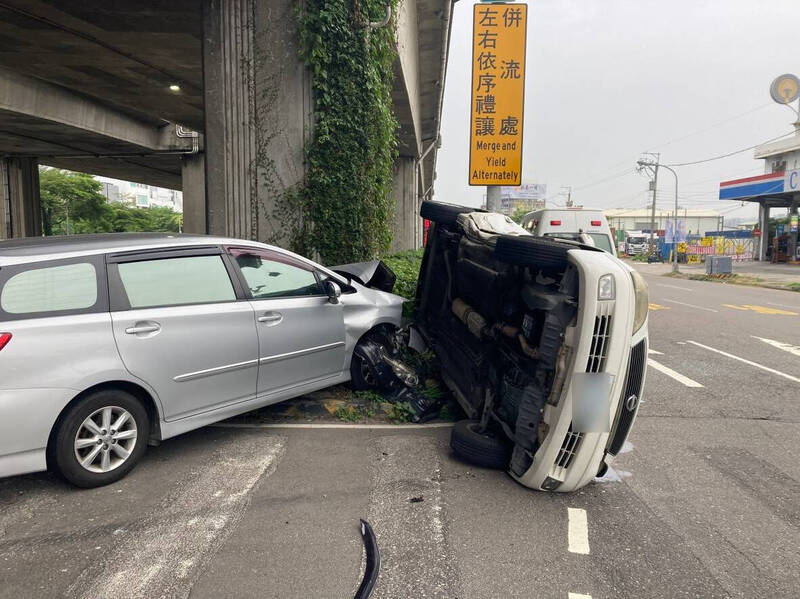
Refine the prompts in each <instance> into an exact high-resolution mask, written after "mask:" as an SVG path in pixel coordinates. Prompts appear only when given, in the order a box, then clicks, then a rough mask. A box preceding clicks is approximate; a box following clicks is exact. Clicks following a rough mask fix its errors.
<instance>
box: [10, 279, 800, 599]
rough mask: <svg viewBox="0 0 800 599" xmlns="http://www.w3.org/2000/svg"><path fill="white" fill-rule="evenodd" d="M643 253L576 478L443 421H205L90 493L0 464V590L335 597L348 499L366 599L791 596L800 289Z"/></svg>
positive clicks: (341, 593)
mask: <svg viewBox="0 0 800 599" xmlns="http://www.w3.org/2000/svg"><path fill="white" fill-rule="evenodd" d="M642 270H643V271H644V272H645V275H646V277H647V279H648V282H649V284H650V291H651V302H652V303H653V307H652V308H653V309H652V311H651V315H650V333H651V349H652V350H654V352H658V353H652V354H651V356H650V358H651V359H652V360H654V361H655V363H656V366H653V365H652V364H651V368H650V369H649V370H648V378H647V385H646V397H645V403H644V404H643V406H642V411H641V414H640V417H639V419H638V421H637V425H636V428H635V429H634V432H633V434H632V437H631V443H630V446H628V447H626V451H625V453H623V454H621V455H620V456H619V458H618V459H617V461H616V462H615V464H614V469H613V470H612V471H610V472H609V474H608V475H607V476H606V477H605V478H604V479H603V480H601V481H598V482H595V483H594V484H592V485H590V486H588V487H586V488H585V489H583V490H582V491H579V492H577V493H574V494H570V495H557V494H546V493H536V492H532V491H530V490H527V489H525V488H523V487H521V486H519V485H517V484H516V483H515V482H513V481H512V480H511V479H510V478H509V477H507V476H506V475H505V474H503V473H501V472H495V471H487V470H481V469H474V468H471V467H469V466H466V465H464V464H462V463H460V462H458V461H456V460H454V459H453V458H452V457H451V455H450V453H449V450H448V447H447V441H448V435H449V430H448V429H447V428H423V429H416V428H403V429H394V430H387V429H366V428H360V429H350V428H347V429H318V428H315V429H298V428H277V429H276V428H247V427H208V428H206V429H202V430H200V431H195V432H193V433H189V434H187V435H184V436H182V437H179V438H177V439H174V440H170V441H168V442H165V443H163V444H162V445H161V446H159V447H156V448H151V449H150V450H149V451H148V454H147V456H146V457H145V460H144V461H143V463H142V464H140V466H139V467H137V468H136V470H134V472H132V473H131V475H130V476H128V477H127V478H126V479H124V480H123V481H121V482H120V483H117V484H115V485H112V486H109V487H105V488H102V489H95V490H88V491H76V490H74V489H72V488H69V487H67V486H65V485H64V484H63V483H61V482H60V481H58V480H57V479H55V478H54V477H52V476H50V475H48V474H37V475H30V476H23V477H16V478H11V479H5V480H0V597H15V598H20V597H41V598H47V597H70V598H76V597H111V596H124V597H166V598H173V597H189V596H191V597H193V598H212V597H214V598H217V597H276V598H277V597H281V598H286V597H326V598H327V597H331V598H336V597H348V596H352V594H353V591H354V590H355V587H356V586H357V584H358V581H359V577H360V572H361V568H362V567H363V566H362V555H361V553H362V549H361V540H360V537H359V529H358V519H359V518H361V517H366V518H367V519H368V520H369V521H370V522H371V523H372V524H373V526H374V528H375V530H376V533H377V535H378V542H379V545H380V548H381V553H382V558H383V567H382V572H381V577H380V580H379V587H378V589H377V592H376V594H375V596H376V597H382V598H390V597H391V598H406V597H458V598H461V599H467V598H486V597H536V598H540V597H541V598H549V597H554V598H560V599H567V598H570V597H573V598H580V599H583V598H584V597H586V596H589V597H593V598H595V599H597V598H616V597H623V598H631V599H633V598H636V599H639V598H644V597H664V598H672V597H701V598H714V597H747V598H751V597H794V596H797V589H798V588H799V587H800V533H799V532H798V527H800V482H799V481H800V460H798V456H800V445H798V442H797V439H798V438H800V426H798V423H800V403H799V402H798V390H800V347H796V346H800V324H799V323H800V294H793V293H790V292H783V291H776V290H770V289H756V288H748V287H741V286H733V285H731V286H728V285H723V284H718V283H708V282H696V281H684V280H674V279H669V278H665V277H660V276H650V275H648V274H647V267H646V266H644V267H642ZM720 352H724V353H720ZM584 519H585V520H584ZM584 522H585V526H584Z"/></svg>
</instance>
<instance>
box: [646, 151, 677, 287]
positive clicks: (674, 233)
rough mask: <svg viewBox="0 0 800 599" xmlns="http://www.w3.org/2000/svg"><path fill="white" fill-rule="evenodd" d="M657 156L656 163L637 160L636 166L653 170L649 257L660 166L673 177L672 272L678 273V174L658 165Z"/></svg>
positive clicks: (651, 252)
mask: <svg viewBox="0 0 800 599" xmlns="http://www.w3.org/2000/svg"><path fill="white" fill-rule="evenodd" d="M659 157H660V156H659V155H658V154H656V161H655V162H648V161H647V160H639V161H637V163H636V164H638V165H639V167H640V168H644V167H650V168H652V169H653V170H654V176H653V211H652V219H651V222H652V223H653V224H652V225H651V229H650V255H651V256H652V255H653V229H654V228H655V227H654V224H655V218H656V190H657V189H658V167H659V166H662V167H664V168H665V169H667V170H668V171H669V172H671V173H672V175H673V176H674V177H675V216H674V217H673V219H672V220H673V222H672V244H673V246H674V247H673V250H672V272H678V173H676V172H675V171H674V170H673V169H672V168H670V167H668V166H666V165H664V164H658V159H659Z"/></svg>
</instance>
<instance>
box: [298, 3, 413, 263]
mask: <svg viewBox="0 0 800 599" xmlns="http://www.w3.org/2000/svg"><path fill="white" fill-rule="evenodd" d="M386 1H387V0H307V1H306V2H305V4H304V6H303V7H302V9H301V10H300V11H299V12H298V20H299V33H300V48H301V57H302V59H303V60H304V62H305V63H306V64H307V65H308V67H309V69H310V70H311V76H312V90H313V97H314V111H315V123H314V130H313V132H312V134H311V136H310V138H309V139H308V141H307V143H306V160H307V165H308V171H307V177H306V183H305V186H304V187H303V188H302V189H300V190H298V191H297V193H296V194H292V197H291V198H290V202H289V203H290V204H291V207H290V208H291V211H292V212H293V213H295V214H299V215H302V217H303V218H302V219H300V221H301V222H302V223H303V225H302V226H299V227H296V230H295V231H294V236H295V239H294V240H293V243H292V246H293V247H294V248H295V249H296V250H299V251H301V252H303V253H305V254H307V255H317V256H319V258H320V260H321V261H322V262H323V263H325V264H338V263H345V262H354V261H360V260H367V259H370V258H374V257H377V256H378V255H380V254H382V253H384V252H385V251H386V250H387V249H388V247H389V242H390V241H391V237H392V229H391V227H392V222H393V216H394V202H393V199H392V182H393V171H394V163H395V159H396V156H397V127H398V125H397V120H396V119H395V117H394V114H393V112H392V84H393V69H392V67H393V63H394V61H395V58H396V48H395V22H394V18H393V19H392V21H391V22H390V24H389V25H388V26H386V27H380V28H370V27H369V23H370V21H380V20H381V19H382V18H383V15H384V14H385V9H386ZM390 4H391V5H392V8H393V9H394V8H395V6H396V4H397V0H391V1H390ZM392 12H393V14H394V12H395V11H394V10H393V11H392ZM288 200H289V198H287V201H288Z"/></svg>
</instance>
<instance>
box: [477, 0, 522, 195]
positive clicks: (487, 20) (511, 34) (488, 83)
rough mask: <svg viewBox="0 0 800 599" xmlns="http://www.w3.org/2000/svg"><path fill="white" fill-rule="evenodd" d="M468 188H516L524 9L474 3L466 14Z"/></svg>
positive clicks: (519, 172)
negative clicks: (469, 91) (469, 78)
mask: <svg viewBox="0 0 800 599" xmlns="http://www.w3.org/2000/svg"><path fill="white" fill-rule="evenodd" d="M472 18H473V21H472V105H471V108H470V115H471V117H470V147H469V184H470V185H520V184H521V182H522V121H523V116H524V108H525V34H526V29H527V23H528V5H527V4H516V3H513V4H494V3H493V4H481V3H479V4H476V5H475V6H474V12H473V15H472Z"/></svg>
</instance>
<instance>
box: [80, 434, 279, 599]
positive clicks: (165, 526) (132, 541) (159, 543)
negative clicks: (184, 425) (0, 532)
mask: <svg viewBox="0 0 800 599" xmlns="http://www.w3.org/2000/svg"><path fill="white" fill-rule="evenodd" d="M283 451H284V441H283V439H281V438H280V437H275V436H266V435H264V436H259V435H250V436H249V438H248V437H247V436H246V435H244V434H243V435H241V438H237V439H232V440H228V441H227V442H225V443H222V444H221V447H220V448H219V449H218V450H217V452H216V453H215V455H214V456H213V457H212V456H209V460H208V462H207V463H204V464H202V466H201V467H199V468H198V470H197V471H196V472H192V473H191V474H190V475H189V476H187V477H185V478H184V479H183V482H182V484H181V483H179V484H178V486H177V488H176V489H173V491H172V492H171V493H169V495H168V496H167V498H166V499H165V500H164V502H163V503H162V505H161V506H160V507H159V508H157V509H156V510H154V511H153V512H152V514H151V515H150V516H148V517H146V518H145V519H144V521H142V522H141V523H140V524H139V525H137V526H136V527H135V528H133V527H132V528H131V529H130V531H129V532H128V533H127V534H126V535H125V536H124V537H122V538H121V540H120V541H119V542H117V543H115V546H114V548H113V549H112V550H111V551H109V552H108V553H107V554H104V555H103V556H102V557H99V558H97V559H96V560H95V562H94V563H93V565H91V566H89V567H88V568H87V569H86V570H85V571H84V572H83V573H82V574H81V575H80V576H79V577H78V578H77V579H76V580H75V582H74V583H73V584H72V586H71V587H70V588H69V589H68V591H67V596H69V597H81V598H84V599H90V598H94V597H130V598H135V599H147V598H150V597H160V598H163V599H184V598H186V597H188V596H189V593H190V592H191V590H192V585H193V584H194V582H195V581H196V580H197V578H198V577H199V576H200V574H201V573H202V566H203V565H204V564H205V563H207V561H208V560H209V559H211V557H212V556H213V555H214V553H216V551H217V550H218V549H219V548H220V547H221V546H222V544H223V543H224V542H225V538H226V537H227V535H228V534H229V533H230V532H231V530H232V529H233V528H234V527H235V525H236V524H237V523H238V522H239V520H240V519H241V517H242V516H243V514H244V511H245V509H246V508H247V505H248V502H249V501H248V500H249V493H250V492H251V491H252V490H253V488H254V487H255V486H256V484H257V483H258V481H259V480H261V478H262V476H269V475H270V474H272V472H274V471H275V468H276V466H277V463H278V462H279V461H280V458H281V456H282V455H283ZM220 489H223V493H218V492H215V491H218V490H220Z"/></svg>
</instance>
